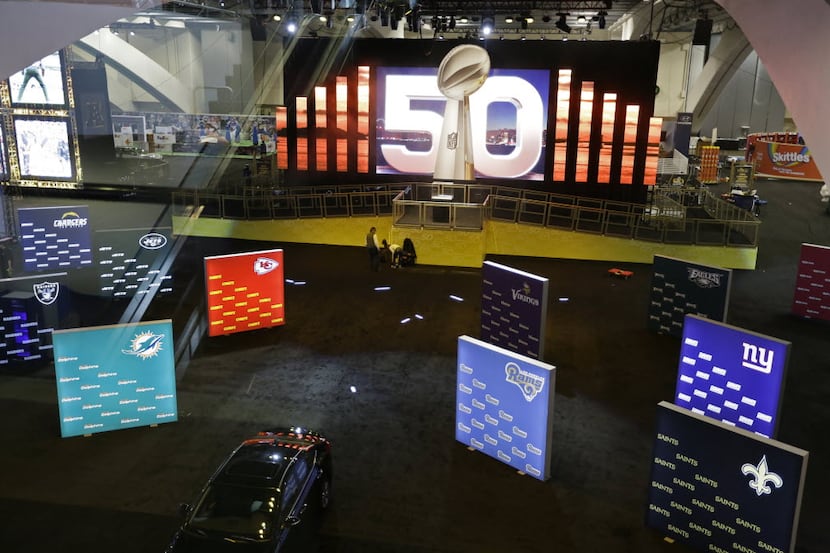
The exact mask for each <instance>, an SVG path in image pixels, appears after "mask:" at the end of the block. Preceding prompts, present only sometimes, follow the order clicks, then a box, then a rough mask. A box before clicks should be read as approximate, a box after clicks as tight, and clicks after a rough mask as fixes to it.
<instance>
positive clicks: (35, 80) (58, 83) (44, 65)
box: [9, 52, 67, 108]
mask: <svg viewBox="0 0 830 553" xmlns="http://www.w3.org/2000/svg"><path fill="white" fill-rule="evenodd" d="M9 93H10V95H11V102H12V107H20V106H41V107H42V106H49V107H53V108H54V107H65V106H66V105H67V102H66V79H65V77H64V66H63V59H62V57H61V54H60V52H55V53H54V54H50V55H48V56H46V57H45V58H43V59H41V60H38V61H36V62H34V63H32V64H31V65H29V66H28V67H26V68H25V69H23V70H22V71H18V72H17V73H15V74H14V75H11V76H10V77H9Z"/></svg>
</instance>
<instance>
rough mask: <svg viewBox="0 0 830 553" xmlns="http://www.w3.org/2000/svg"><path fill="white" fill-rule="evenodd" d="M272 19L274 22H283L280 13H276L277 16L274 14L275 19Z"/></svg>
mask: <svg viewBox="0 0 830 553" xmlns="http://www.w3.org/2000/svg"><path fill="white" fill-rule="evenodd" d="M272 19H273V20H274V21H282V16H281V15H280V14H278V13H275V14H274V17H273V18H272Z"/></svg>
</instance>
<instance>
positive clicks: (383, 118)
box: [376, 67, 550, 180]
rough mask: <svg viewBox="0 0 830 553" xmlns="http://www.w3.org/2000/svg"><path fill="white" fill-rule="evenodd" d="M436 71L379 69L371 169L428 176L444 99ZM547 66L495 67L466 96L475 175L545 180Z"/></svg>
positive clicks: (431, 165) (442, 113) (378, 171)
mask: <svg viewBox="0 0 830 553" xmlns="http://www.w3.org/2000/svg"><path fill="white" fill-rule="evenodd" d="M437 74H438V68H437V67H436V68H427V67H378V68H377V81H376V82H377V92H378V103H377V111H378V113H377V122H378V124H377V126H376V132H377V142H376V143H377V167H376V173H377V174H391V175H406V174H431V173H432V172H433V170H434V168H435V160H436V157H437V152H438V150H437V144H436V142H435V140H436V139H437V137H439V136H441V128H442V124H443V119H444V107H445V105H446V100H447V99H446V97H445V96H444V95H443V94H442V93H441V91H440V90H439V89H438V80H437ZM549 89H550V71H548V70H544V69H493V70H491V71H490V75H489V77H488V78H487V80H486V81H485V82H484V85H483V86H482V87H481V88H480V89H479V90H478V91H476V92H475V93H473V94H472V95H471V96H470V97H469V98H470V121H471V125H472V141H473V157H474V159H475V168H476V172H477V176H481V177H491V178H519V179H524V180H543V179H544V173H545V144H544V136H545V132H546V131H547V129H546V121H547V113H548V95H549Z"/></svg>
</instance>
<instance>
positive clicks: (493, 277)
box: [481, 261, 548, 359]
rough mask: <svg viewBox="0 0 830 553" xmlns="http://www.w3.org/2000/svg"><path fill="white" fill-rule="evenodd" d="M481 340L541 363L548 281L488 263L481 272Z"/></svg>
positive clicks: (543, 346)
mask: <svg viewBox="0 0 830 553" xmlns="http://www.w3.org/2000/svg"><path fill="white" fill-rule="evenodd" d="M481 276H482V286H481V339H482V340H484V341H485V342H489V343H491V344H494V345H497V346H499V347H503V348H506V349H509V350H511V351H515V352H516V353H519V354H521V355H527V356H528V357H531V358H534V359H542V357H543V354H544V350H545V320H546V319H547V312H548V279H546V278H544V277H540V276H536V275H532V274H530V273H526V272H524V271H520V270H518V269H514V268H512V267H508V266H506V265H501V264H499V263H494V262H492V261H485V262H484V265H483V266H482V268H481Z"/></svg>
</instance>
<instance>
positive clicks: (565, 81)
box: [553, 69, 572, 181]
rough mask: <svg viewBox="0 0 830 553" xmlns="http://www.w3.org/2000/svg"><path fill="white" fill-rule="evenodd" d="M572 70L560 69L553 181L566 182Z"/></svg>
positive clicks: (557, 91)
mask: <svg viewBox="0 0 830 553" xmlns="http://www.w3.org/2000/svg"><path fill="white" fill-rule="evenodd" d="M571 73H572V71H571V70H570V69H560V70H559V79H558V83H559V84H558V87H557V90H556V126H555V127H554V145H553V180H555V181H556V180H558V181H563V180H565V167H566V164H567V163H566V162H567V154H568V151H567V148H568V113H569V112H570V109H571Z"/></svg>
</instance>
